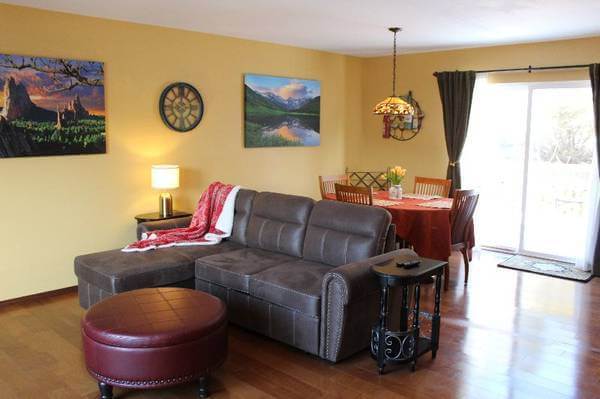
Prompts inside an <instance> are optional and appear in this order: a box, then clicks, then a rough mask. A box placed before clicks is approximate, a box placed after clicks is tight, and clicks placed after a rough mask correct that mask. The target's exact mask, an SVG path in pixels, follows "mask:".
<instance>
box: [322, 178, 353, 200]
mask: <svg viewBox="0 0 600 399" xmlns="http://www.w3.org/2000/svg"><path fill="white" fill-rule="evenodd" d="M336 183H338V184H345V185H348V184H349V181H348V175H346V174H344V175H330V176H319V189H320V190H321V198H323V199H325V198H326V197H327V194H335V184H336Z"/></svg>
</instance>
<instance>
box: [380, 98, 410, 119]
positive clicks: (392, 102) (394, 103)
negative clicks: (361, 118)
mask: <svg viewBox="0 0 600 399" xmlns="http://www.w3.org/2000/svg"><path fill="white" fill-rule="evenodd" d="M373 113H374V114H376V115H412V114H414V113H415V109H414V107H413V106H412V105H411V104H409V103H408V102H407V101H406V100H404V99H403V98H402V97H398V96H391V97H388V98H386V99H385V100H383V101H381V102H380V103H379V104H377V105H376V106H375V108H373Z"/></svg>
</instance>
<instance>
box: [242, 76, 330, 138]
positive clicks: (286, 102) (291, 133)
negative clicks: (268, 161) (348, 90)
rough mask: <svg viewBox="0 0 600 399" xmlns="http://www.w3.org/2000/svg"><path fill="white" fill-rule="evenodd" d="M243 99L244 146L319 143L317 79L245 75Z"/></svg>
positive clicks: (319, 107)
mask: <svg viewBox="0 0 600 399" xmlns="http://www.w3.org/2000/svg"><path fill="white" fill-rule="evenodd" d="M244 98H245V127H244V132H245V135H244V141H245V146H246V148H252V147H292V146H303V147H307V146H318V145H319V144H320V142H321V135H320V133H319V131H320V126H319V125H320V114H321V84H320V83H319V82H318V81H317V80H306V79H293V78H281V77H276V76H264V75H245V76H244Z"/></svg>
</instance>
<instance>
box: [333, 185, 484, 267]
mask: <svg viewBox="0 0 600 399" xmlns="http://www.w3.org/2000/svg"><path fill="white" fill-rule="evenodd" d="M327 198H329V199H333V200H335V194H328V195H327ZM373 198H374V199H380V200H389V197H388V192H387V191H378V192H375V193H374V195H373ZM393 201H395V200H393ZM423 202H426V201H424V200H422V199H412V198H403V199H402V200H400V201H398V202H397V203H396V204H394V205H386V206H382V208H385V209H387V210H388V211H389V212H390V213H391V214H392V223H394V224H395V225H396V235H397V236H398V237H400V238H401V239H403V240H406V241H408V242H409V243H410V244H411V245H412V246H413V248H414V250H415V251H416V252H417V253H418V254H419V256H422V257H425V258H432V259H437V260H443V261H447V260H448V258H449V257H450V253H451V252H452V251H451V236H450V209H440V208H427V207H423V206H418V205H417V204H421V203H423ZM375 205H376V204H375ZM376 206H377V205H376ZM472 242H474V241H473V240H472Z"/></svg>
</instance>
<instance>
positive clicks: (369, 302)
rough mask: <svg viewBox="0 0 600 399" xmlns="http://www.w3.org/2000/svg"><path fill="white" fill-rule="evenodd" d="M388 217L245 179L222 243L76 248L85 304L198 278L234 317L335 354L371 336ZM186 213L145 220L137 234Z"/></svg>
mask: <svg viewBox="0 0 600 399" xmlns="http://www.w3.org/2000/svg"><path fill="white" fill-rule="evenodd" d="M390 221H391V217H390V214H389V213H388V212H387V211H386V210H384V209H382V208H376V207H368V206H362V205H352V204H345V203H341V202H336V201H318V202H315V201H314V200H312V199H310V198H306V197H300V196H293V195H285V194H278V193H269V192H261V193H257V192H255V191H252V190H245V189H243V190H240V192H239V194H238V197H237V200H236V206H235V216H234V226H233V233H232V236H231V238H230V239H228V240H226V241H224V242H222V243H220V244H218V245H215V246H188V247H172V248H164V249H159V250H154V251H148V252H133V253H124V252H121V251H120V250H119V249H115V250H111V251H105V252H100V253H95V254H88V255H81V256H78V257H77V258H75V274H76V275H77V278H78V281H79V300H80V304H81V306H83V307H84V308H88V307H89V306H91V305H93V304H94V303H96V302H98V301H100V300H102V299H103V298H106V297H108V296H111V295H115V294H117V293H119V292H124V291H129V290H133V289H137V288H144V287H157V286H181V287H188V288H194V287H195V289H198V290H202V291H206V292H209V293H211V294H213V295H215V296H218V297H220V298H222V299H223V301H225V303H226V304H227V309H228V315H229V319H230V321H231V322H233V323H235V324H238V325H240V326H243V327H245V328H248V329H250V330H253V331H257V332H259V333H261V334H264V335H266V336H269V337H271V338H274V339H276V340H279V341H282V342H285V343H287V344H290V345H292V346H295V347H297V348H299V349H301V350H304V351H306V352H309V353H312V354H315V355H318V356H320V357H322V358H324V359H327V360H330V361H332V362H337V361H339V360H341V359H343V358H345V357H348V356H350V355H352V354H354V353H356V352H358V351H360V350H362V349H364V348H366V347H367V345H368V342H369V336H370V329H371V327H372V326H373V325H374V323H375V322H376V320H377V315H378V303H379V289H378V285H377V280H376V279H375V277H374V276H373V275H372V273H371V272H370V266H371V265H372V264H375V263H380V262H382V261H384V260H386V259H389V258H391V257H393V256H394V255H395V254H396V251H393V252H390V251H392V250H393V249H394V245H395V237H394V236H395V229H394V226H393V225H392V224H391V223H390ZM189 222H190V219H189V218H181V219H171V220H167V221H163V222H151V223H142V224H140V225H138V237H139V236H140V235H141V233H142V232H144V231H151V230H156V229H165V228H172V227H182V226H187V225H188V224H189Z"/></svg>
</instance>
